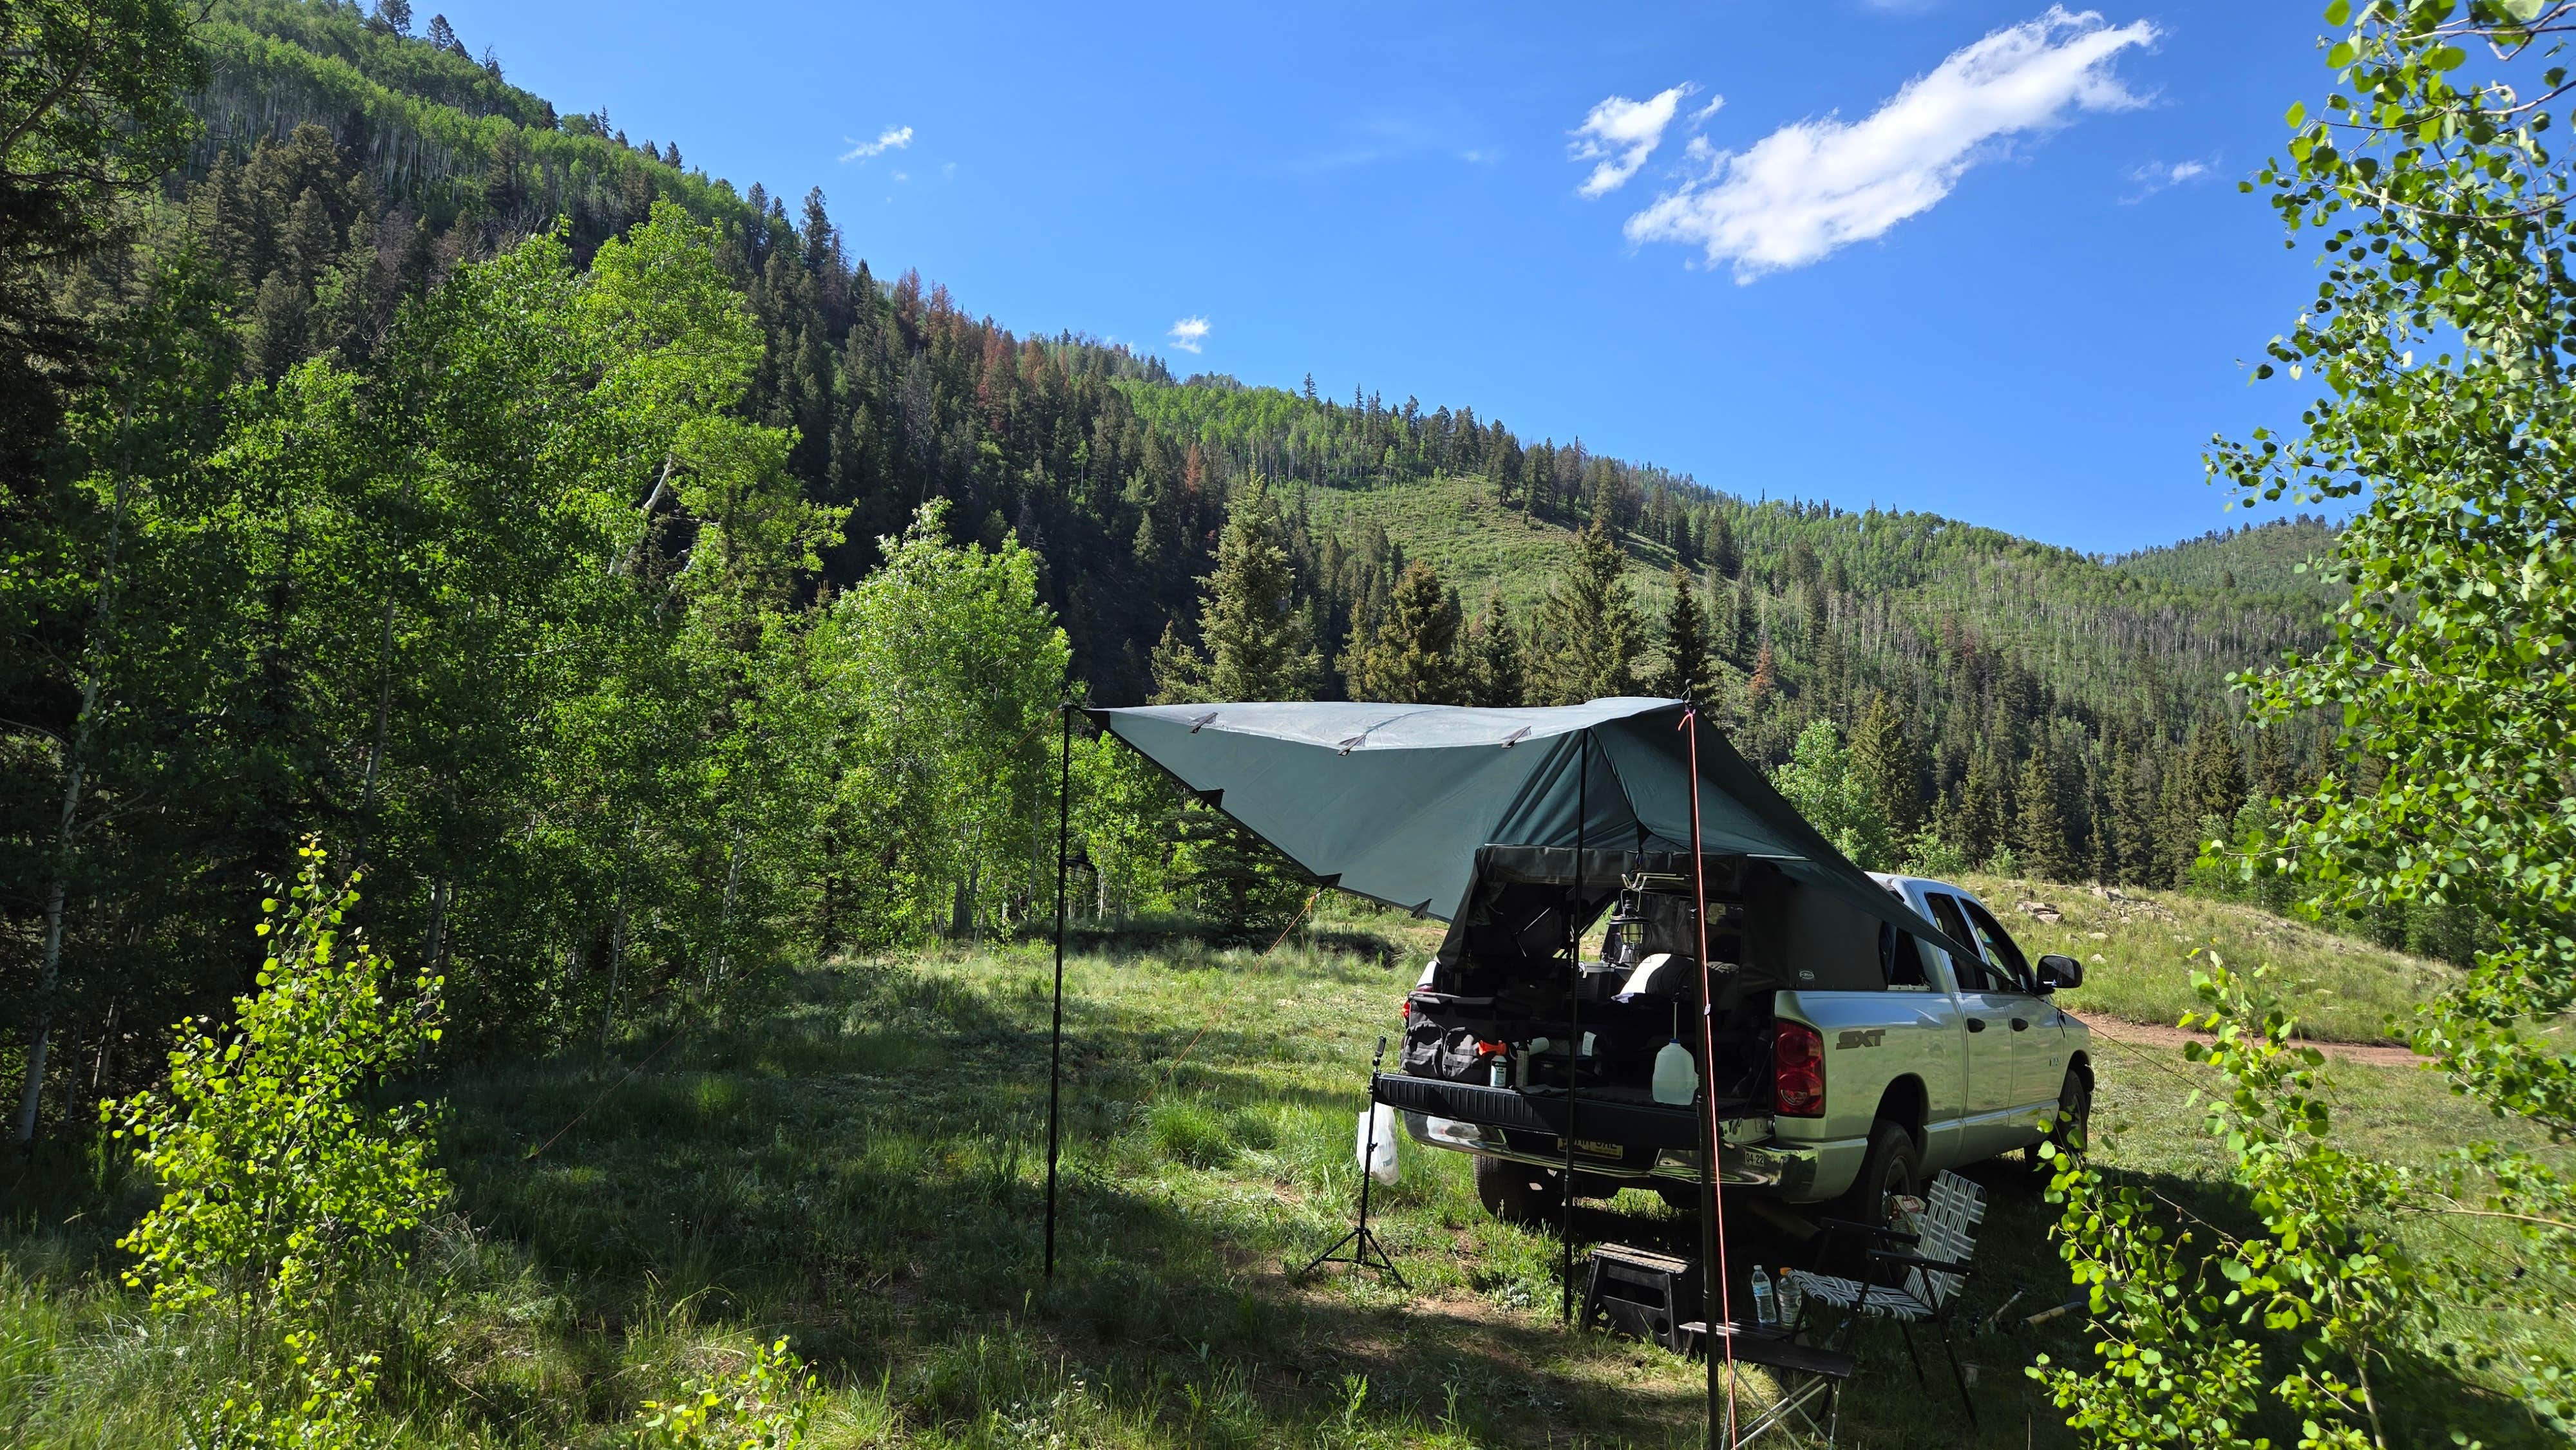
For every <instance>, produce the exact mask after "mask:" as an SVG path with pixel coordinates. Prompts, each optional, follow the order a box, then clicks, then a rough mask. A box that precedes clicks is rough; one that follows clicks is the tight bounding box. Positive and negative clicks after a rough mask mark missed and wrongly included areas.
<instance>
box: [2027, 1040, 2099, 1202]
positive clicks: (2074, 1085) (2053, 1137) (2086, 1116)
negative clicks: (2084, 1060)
mask: <svg viewBox="0 0 2576 1450" xmlns="http://www.w3.org/2000/svg"><path fill="white" fill-rule="evenodd" d="M2092 1129H2093V1085H2092V1084H2091V1083H2089V1082H2086V1081H2085V1080H2084V1074H2083V1073H2081V1072H2078V1071H2076V1070H2075V1069H2074V1068H2071V1067H2070V1068H2068V1069H2067V1070H2066V1082H2065V1085H2064V1086H2062V1087H2060V1088H2058V1090H2057V1119H2056V1121H2054V1122H2052V1123H2050V1124H2049V1125H2048V1135H2047V1136H2046V1137H2044V1138H2042V1139H2040V1140H2039V1141H2040V1142H2041V1143H2054V1144H2056V1145H2057V1151H2058V1152H2060V1153H2075V1152H2080V1151H2082V1149H2083V1147H2084V1138H2085V1135H2086V1134H2087V1133H2089V1132H2091V1131H2092ZM2028 1156H2029V1158H2030V1167H2031V1171H2032V1172H2034V1173H2037V1174H2039V1175H2040V1176H2041V1177H2049V1176H2052V1175H2054V1174H2055V1173H2056V1171H2057V1165H2056V1164H2055V1163H2054V1162H2052V1161H2051V1160H2049V1159H2047V1158H2043V1157H2041V1156H2040V1153H2039V1144H2038V1143H2034V1144H2032V1145H2031V1147H2030V1149H2029V1155H2028Z"/></svg>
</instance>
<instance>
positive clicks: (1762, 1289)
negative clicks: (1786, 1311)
mask: <svg viewBox="0 0 2576 1450" xmlns="http://www.w3.org/2000/svg"><path fill="white" fill-rule="evenodd" d="M1753 1322H1754V1323H1756V1324H1760V1325H1763V1326H1766V1327H1769V1326H1775V1325H1777V1324H1779V1322H1780V1305H1779V1301H1778V1300H1776V1299H1774V1298H1773V1297H1772V1290H1771V1271H1770V1270H1768V1269H1765V1268H1763V1267H1762V1266H1761V1265H1760V1264H1755V1265H1754V1266H1753Z"/></svg>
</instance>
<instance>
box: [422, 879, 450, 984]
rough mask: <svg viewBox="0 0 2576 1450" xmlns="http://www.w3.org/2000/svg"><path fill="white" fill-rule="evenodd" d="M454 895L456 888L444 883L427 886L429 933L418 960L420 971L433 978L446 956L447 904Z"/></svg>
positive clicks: (439, 882) (437, 882)
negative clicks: (419, 961)
mask: <svg viewBox="0 0 2576 1450" xmlns="http://www.w3.org/2000/svg"><path fill="white" fill-rule="evenodd" d="M455 894H456V888H454V887H452V886H450V885H448V884H447V883H446V882H445V881H433V882H431V883H430V884H429V933H428V940H427V941H425V942H424V943H422V945H421V952H420V960H421V966H422V970H424V971H426V972H428V973H429V974H430V975H431V976H433V977H435V976H437V975H439V974H440V971H441V968H442V966H443V965H444V961H445V958H446V955H447V903H448V901H449V899H450V898H451V897H453V896H454V895H455Z"/></svg>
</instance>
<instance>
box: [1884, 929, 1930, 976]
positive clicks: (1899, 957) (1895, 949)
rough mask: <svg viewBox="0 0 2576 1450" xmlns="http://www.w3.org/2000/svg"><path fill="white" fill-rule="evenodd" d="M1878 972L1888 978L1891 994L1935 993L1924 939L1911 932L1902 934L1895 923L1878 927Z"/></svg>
mask: <svg viewBox="0 0 2576 1450" xmlns="http://www.w3.org/2000/svg"><path fill="white" fill-rule="evenodd" d="M1878 969H1879V972H1880V974H1881V975H1883V976H1885V977H1886V978H1887V989H1888V990H1889V991H1891V992H1929V991H1931V990H1932V983H1933V980H1934V978H1933V974H1932V967H1931V957H1930V956H1929V954H1928V953H1927V952H1926V950H1925V947H1924V943H1923V940H1922V938H1920V937H1917V936H1916V935H1915V934H1914V933H1912V932H1910V931H1899V930H1898V929H1897V928H1896V926H1895V925H1894V923H1891V922H1884V921H1882V922H1880V923H1879V924H1878Z"/></svg>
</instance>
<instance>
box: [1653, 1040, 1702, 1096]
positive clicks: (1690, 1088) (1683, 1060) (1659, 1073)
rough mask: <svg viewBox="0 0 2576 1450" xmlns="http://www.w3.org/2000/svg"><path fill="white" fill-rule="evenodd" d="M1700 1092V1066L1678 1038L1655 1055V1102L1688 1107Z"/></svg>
mask: <svg viewBox="0 0 2576 1450" xmlns="http://www.w3.org/2000/svg"><path fill="white" fill-rule="evenodd" d="M1698 1091H1699V1065H1698V1064H1697V1063H1694V1062H1692V1061H1691V1055H1690V1049H1689V1048H1687V1047H1684V1046H1682V1045H1681V1042H1680V1040H1679V1039H1678V1038H1677V1039H1675V1040H1673V1041H1671V1042H1667V1043H1665V1044H1664V1050H1663V1051H1661V1052H1658V1053H1656V1054H1655V1101H1656V1102H1659V1103H1671V1104H1674V1105H1675V1106H1684V1107H1686V1106H1688V1105H1689V1103H1690V1100H1691V1098H1692V1096H1693V1095H1695V1094H1696V1093H1698Z"/></svg>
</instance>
